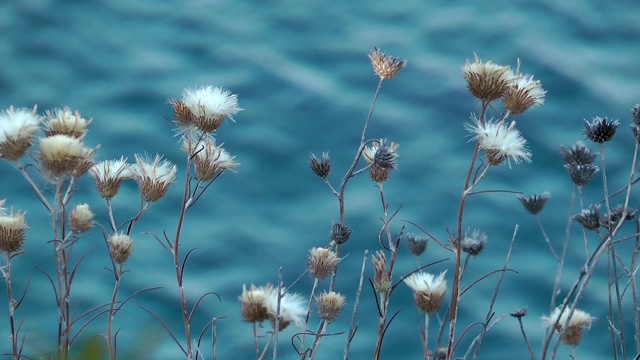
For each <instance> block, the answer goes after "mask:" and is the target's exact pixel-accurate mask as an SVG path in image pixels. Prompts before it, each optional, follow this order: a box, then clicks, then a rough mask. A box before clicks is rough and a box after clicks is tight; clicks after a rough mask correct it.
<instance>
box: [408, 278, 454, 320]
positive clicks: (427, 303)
mask: <svg viewBox="0 0 640 360" xmlns="http://www.w3.org/2000/svg"><path fill="white" fill-rule="evenodd" d="M446 273H447V271H446V270H445V271H443V272H441V273H440V275H437V276H436V275H433V274H429V273H426V272H423V271H420V272H416V273H413V274H411V275H410V276H409V277H407V278H406V279H404V282H405V284H407V285H408V286H409V287H410V288H411V289H412V290H413V299H414V300H415V302H416V306H417V307H418V310H420V311H421V312H424V313H434V312H436V311H438V309H439V308H440V306H441V305H442V299H443V298H444V294H445V293H446V292H447V281H446V280H445V279H444V276H445V274H446Z"/></svg>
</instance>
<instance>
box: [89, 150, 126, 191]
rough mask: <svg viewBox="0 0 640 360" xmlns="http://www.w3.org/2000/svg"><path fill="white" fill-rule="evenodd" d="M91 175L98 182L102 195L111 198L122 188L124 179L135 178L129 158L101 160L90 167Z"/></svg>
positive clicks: (97, 186)
mask: <svg viewBox="0 0 640 360" xmlns="http://www.w3.org/2000/svg"><path fill="white" fill-rule="evenodd" d="M89 175H91V177H93V180H94V181H95V182H96V188H97V189H98V193H99V194H100V197H102V198H103V199H111V198H112V197H114V196H115V195H116V194H117V193H118V190H119V189H120V184H121V183H122V181H123V180H126V179H131V178H133V172H132V171H131V166H130V165H129V164H128V163H127V158H125V157H121V158H120V159H114V160H105V161H101V162H99V163H97V164H95V165H93V166H92V167H91V169H89Z"/></svg>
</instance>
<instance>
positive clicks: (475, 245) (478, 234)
mask: <svg viewBox="0 0 640 360" xmlns="http://www.w3.org/2000/svg"><path fill="white" fill-rule="evenodd" d="M486 243H487V234H485V232H484V231H480V230H478V229H474V230H473V231H471V230H469V229H467V231H466V233H465V235H464V238H463V239H462V244H460V247H461V248H462V251H464V252H466V253H467V254H469V255H470V256H478V255H480V253H481V252H482V250H484V246H485V244H486Z"/></svg>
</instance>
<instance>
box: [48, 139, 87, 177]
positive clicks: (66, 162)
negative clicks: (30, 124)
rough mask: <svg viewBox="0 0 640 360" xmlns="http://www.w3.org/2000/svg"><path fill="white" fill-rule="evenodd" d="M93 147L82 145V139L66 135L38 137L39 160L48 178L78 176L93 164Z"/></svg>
mask: <svg viewBox="0 0 640 360" xmlns="http://www.w3.org/2000/svg"><path fill="white" fill-rule="evenodd" d="M94 153H95V149H89V148H86V147H84V145H83V144H82V140H81V139H78V138H75V137H72V136H68V135H53V136H49V137H46V138H40V153H39V161H40V167H41V169H42V170H43V172H44V173H45V174H46V175H47V176H48V177H50V178H59V177H63V176H73V177H80V176H82V175H84V174H85V173H86V172H87V171H89V169H90V168H91V167H92V166H93V165H94V162H93V155H94Z"/></svg>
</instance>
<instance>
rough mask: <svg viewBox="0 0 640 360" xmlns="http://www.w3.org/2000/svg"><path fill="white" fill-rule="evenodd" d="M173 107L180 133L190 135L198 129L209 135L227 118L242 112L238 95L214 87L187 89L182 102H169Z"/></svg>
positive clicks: (231, 118)
mask: <svg viewBox="0 0 640 360" xmlns="http://www.w3.org/2000/svg"><path fill="white" fill-rule="evenodd" d="M169 103H170V104H171V105H172V106H173V115H174V122H175V124H176V126H178V128H179V130H180V132H182V133H189V132H190V131H192V130H193V129H197V130H199V131H200V132H202V133H205V134H209V133H212V132H214V131H216V130H217V129H218V127H220V125H221V124H222V121H223V120H224V119H225V118H229V119H230V120H231V121H234V120H233V115H235V114H237V113H238V112H239V111H242V110H243V109H241V108H240V107H239V106H238V95H235V94H232V93H231V91H229V90H226V89H223V88H220V87H213V86H203V87H200V88H194V89H185V90H184V91H183V93H182V100H169Z"/></svg>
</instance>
